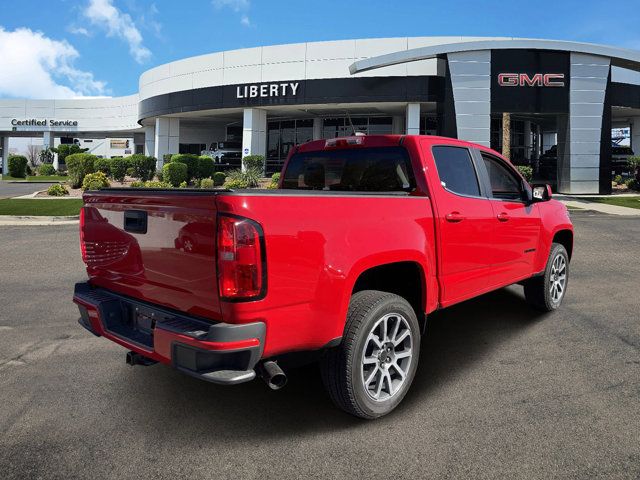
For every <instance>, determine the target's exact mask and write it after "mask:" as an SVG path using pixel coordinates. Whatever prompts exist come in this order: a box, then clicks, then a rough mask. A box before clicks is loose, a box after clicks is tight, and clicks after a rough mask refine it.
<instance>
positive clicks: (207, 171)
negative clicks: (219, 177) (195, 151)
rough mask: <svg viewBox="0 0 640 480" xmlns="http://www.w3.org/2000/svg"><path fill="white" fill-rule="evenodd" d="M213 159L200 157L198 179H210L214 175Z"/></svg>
mask: <svg viewBox="0 0 640 480" xmlns="http://www.w3.org/2000/svg"><path fill="white" fill-rule="evenodd" d="M213 169H214V166H213V158H211V157H207V156H206V155H202V156H200V157H198V178H209V177H211V176H212V175H213V171H214V170H213Z"/></svg>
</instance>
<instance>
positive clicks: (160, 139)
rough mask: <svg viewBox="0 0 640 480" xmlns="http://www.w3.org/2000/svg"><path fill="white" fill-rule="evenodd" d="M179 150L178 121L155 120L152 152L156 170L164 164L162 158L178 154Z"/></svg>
mask: <svg viewBox="0 0 640 480" xmlns="http://www.w3.org/2000/svg"><path fill="white" fill-rule="evenodd" d="M179 148H180V119H179V118H173V117H159V118H156V127H155V135H154V152H155V155H154V157H156V159H157V160H158V163H157V166H158V168H162V165H163V164H164V156H165V155H166V154H168V153H171V154H175V153H178V149H179Z"/></svg>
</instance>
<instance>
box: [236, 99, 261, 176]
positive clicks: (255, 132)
mask: <svg viewBox="0 0 640 480" xmlns="http://www.w3.org/2000/svg"><path fill="white" fill-rule="evenodd" d="M243 120H244V122H243V124H242V157H243V158H244V157H246V156H247V155H262V156H264V157H266V156H267V111H266V110H262V109H260V108H245V109H244V119H243ZM242 169H243V170H244V165H242Z"/></svg>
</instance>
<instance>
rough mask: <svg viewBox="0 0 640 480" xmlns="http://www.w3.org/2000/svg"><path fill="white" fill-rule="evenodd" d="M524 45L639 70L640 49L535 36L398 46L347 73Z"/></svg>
mask: <svg viewBox="0 0 640 480" xmlns="http://www.w3.org/2000/svg"><path fill="white" fill-rule="evenodd" d="M498 49H526V50H556V51H565V52H567V51H568V52H576V53H585V54H589V55H599V56H602V57H608V58H610V59H611V65H613V66H616V67H623V68H628V69H630V70H636V71H640V51H637V50H629V49H625V48H616V47H609V46H606V45H596V44H592V43H581V42H569V41H561V40H537V39H526V38H512V39H501V40H474V41H469V42H459V43H447V44H442V45H433V46H428V47H420V48H413V49H410V50H402V51H399V52H395V53H389V54H386V55H380V56H377V57H371V58H367V59H364V60H359V61H357V62H355V63H353V64H352V65H351V66H350V67H349V71H350V72H351V74H352V75H353V74H355V73H360V72H366V71H368V70H374V69H376V68H381V67H388V66H391V65H398V64H400V63H407V62H417V61H419V60H426V59H429V58H435V57H441V56H444V55H446V54H447V53H456V52H471V51H477V50H498Z"/></svg>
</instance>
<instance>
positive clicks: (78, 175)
mask: <svg viewBox="0 0 640 480" xmlns="http://www.w3.org/2000/svg"><path fill="white" fill-rule="evenodd" d="M96 160H97V157H96V156H95V155H91V154H90V153H74V154H72V155H69V156H68V157H67V158H66V161H67V171H68V172H69V182H70V183H71V186H72V187H73V188H78V187H79V186H81V185H82V182H83V181H84V177H85V176H86V175H88V174H89V173H93V172H94V166H93V165H94V162H95V161H96Z"/></svg>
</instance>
